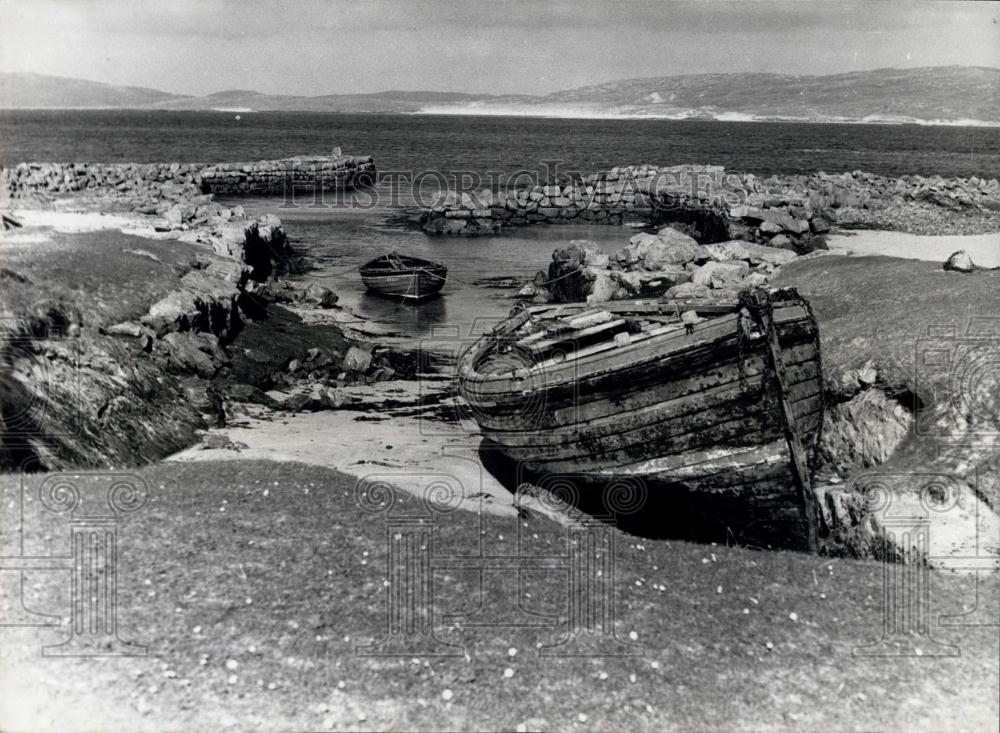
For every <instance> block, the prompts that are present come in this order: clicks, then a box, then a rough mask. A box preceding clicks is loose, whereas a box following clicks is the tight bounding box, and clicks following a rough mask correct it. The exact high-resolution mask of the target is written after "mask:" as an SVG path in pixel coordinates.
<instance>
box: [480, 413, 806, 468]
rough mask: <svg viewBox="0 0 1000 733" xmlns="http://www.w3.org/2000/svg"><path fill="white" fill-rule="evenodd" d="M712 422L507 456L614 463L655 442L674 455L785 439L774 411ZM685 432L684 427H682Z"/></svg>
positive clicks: (660, 451)
mask: <svg viewBox="0 0 1000 733" xmlns="http://www.w3.org/2000/svg"><path fill="white" fill-rule="evenodd" d="M811 407H812V412H810V413H808V414H807V415H806V417H805V418H804V419H803V421H804V422H805V421H807V420H808V416H809V415H814V414H818V413H819V412H821V411H822V400H821V399H820V398H818V397H816V398H813V400H812V402H811ZM707 420H709V421H711V422H712V424H710V425H701V424H699V422H700V421H691V422H692V424H691V425H690V427H686V426H681V427H680V428H678V427H677V425H676V423H670V422H669V421H668V422H665V423H659V424H654V425H649V426H642V427H640V428H636V429H634V430H630V431H627V432H623V433H618V434H615V435H605V436H601V437H600V438H598V439H595V440H583V441H579V442H577V443H572V444H563V445H559V446H540V445H527V446H514V445H504V444H503V443H499V445H502V446H503V447H504V449H505V450H506V452H507V453H508V455H509V456H510V457H511V458H513V459H515V460H525V461H546V462H551V461H564V462H569V463H572V462H579V463H580V464H581V465H591V464H600V465H605V466H612V465H617V464H621V463H628V462H631V461H635V460H637V459H639V458H642V457H643V456H647V455H649V452H650V446H654V445H655V446H656V455H657V456H658V457H660V458H669V457H670V456H675V455H685V454H689V453H691V452H692V451H698V450H708V449H709V448H715V449H724V448H726V447H727V446H743V445H755V444H757V443H762V442H770V441H773V440H780V439H782V438H783V432H782V426H781V424H780V422H779V421H778V420H776V419H774V416H771V415H763V414H758V415H750V416H743V415H736V416H732V417H730V418H729V419H723V420H721V421H719V420H718V416H717V415H711V416H709V417H708V418H707ZM678 431H682V432H678Z"/></svg>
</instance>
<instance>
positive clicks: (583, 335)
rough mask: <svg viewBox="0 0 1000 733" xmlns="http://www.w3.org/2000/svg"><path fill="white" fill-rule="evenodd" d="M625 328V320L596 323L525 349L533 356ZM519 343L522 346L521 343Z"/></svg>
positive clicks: (532, 344) (537, 342)
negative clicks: (562, 345) (561, 345)
mask: <svg viewBox="0 0 1000 733" xmlns="http://www.w3.org/2000/svg"><path fill="white" fill-rule="evenodd" d="M609 318H610V316H609ZM624 328H625V319H624V318H617V319H615V320H607V321H604V322H601V323H596V324H594V325H592V326H587V327H586V328H581V329H580V330H574V331H569V332H567V333H565V334H564V335H561V336H558V337H554V338H549V339H543V340H541V341H535V342H530V343H528V344H527V345H525V348H527V349H528V351H530V352H531V353H533V354H540V353H544V352H545V351H548V350H550V349H553V348H555V347H556V346H559V345H560V344H572V343H573V342H574V341H582V340H584V339H587V338H590V337H592V336H596V335H597V334H601V333H605V332H610V333H611V334H612V335H613V334H614V333H615V332H616V331H621V330H622V329H624ZM518 343H519V344H520V343H521V342H518Z"/></svg>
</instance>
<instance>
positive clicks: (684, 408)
mask: <svg viewBox="0 0 1000 733" xmlns="http://www.w3.org/2000/svg"><path fill="white" fill-rule="evenodd" d="M609 305H610V304H609ZM615 305H616V307H617V308H619V309H622V308H625V307H627V306H626V305H623V304H615ZM733 310H734V311H735V309H733ZM773 320H774V324H775V329H776V331H777V336H778V341H779V343H780V348H781V354H782V357H783V361H784V365H785V368H786V370H787V373H786V378H785V386H786V388H787V399H788V401H789V402H790V403H791V408H792V412H793V414H794V418H795V426H796V430H797V432H798V435H799V437H800V439H801V441H802V443H803V444H805V445H807V446H811V445H812V444H813V443H814V441H815V439H816V437H817V436H818V433H819V430H820V427H821V424H822V420H823V400H822V391H823V385H822V372H821V366H820V361H819V359H820V351H819V336H818V329H817V327H816V322H815V319H814V318H813V316H812V313H811V311H810V310H809V308H808V305H807V304H806V303H805V302H804V301H802V300H801V299H799V298H794V299H790V300H788V301H784V302H776V303H775V304H774V308H773ZM745 327H746V316H745V315H740V314H738V313H737V312H730V313H727V314H722V315H719V316H717V317H715V318H712V319H710V320H707V321H706V322H704V323H700V324H697V325H695V326H694V327H693V328H691V329H680V330H673V331H670V332H668V333H663V334H661V335H657V336H653V337H649V338H645V339H643V340H639V341H638V342H636V343H631V344H628V345H624V346H621V347H619V348H613V349H608V350H606V351H602V352H600V353H595V354H592V355H585V356H582V357H580V358H572V355H569V358H566V359H565V360H563V361H557V360H550V362H547V363H546V364H544V365H541V367H539V366H535V367H531V366H529V365H527V364H525V365H524V366H522V367H520V368H519V369H518V370H517V371H513V372H512V370H511V367H512V366H515V368H516V364H517V362H518V360H519V358H520V357H519V356H518V354H517V353H516V351H513V352H511V353H509V354H507V355H505V356H502V357H501V355H500V354H499V352H498V351H497V348H496V346H495V345H494V344H493V343H491V339H490V338H486V339H484V340H483V341H481V342H479V343H478V344H477V345H476V346H474V347H473V348H472V349H470V350H469V351H468V352H467V353H466V354H465V355H464V356H463V358H462V360H461V361H460V367H459V389H460V393H461V394H462V396H463V398H464V399H465V400H466V402H467V403H468V404H469V406H470V407H471V409H472V412H473V415H474V417H475V419H476V421H477V422H478V424H479V426H480V428H481V430H482V433H483V435H484V437H486V438H488V439H489V440H490V441H491V442H492V443H493V444H495V445H496V446H498V448H499V449H500V450H501V451H502V452H503V453H504V454H505V455H506V456H507V457H508V458H510V459H511V460H513V461H515V462H517V463H518V464H520V465H522V466H524V467H525V468H526V469H527V470H529V471H531V472H534V473H539V474H554V473H555V474H584V475H588V476H595V477H599V476H603V477H614V476H632V477H638V478H648V479H654V480H656V482H657V483H659V484H662V483H664V482H666V483H668V484H670V485H673V486H675V487H678V488H686V489H689V490H695V491H709V492H727V493H741V494H745V495H758V496H759V498H760V499H761V500H765V498H766V497H767V496H771V495H773V496H774V497H775V498H777V496H778V495H779V494H780V495H782V496H783V497H784V498H788V496H789V490H791V491H794V488H792V487H794V481H792V479H791V478H790V474H789V471H790V469H789V455H788V446H787V444H786V432H785V426H786V423H785V420H784V419H783V414H782V408H781V405H780V396H779V395H778V394H777V393H776V388H775V385H774V379H773V368H772V367H771V359H770V358H769V352H768V347H767V342H766V339H765V338H764V337H763V336H762V334H760V333H755V332H752V330H751V332H750V333H748V332H747V330H746V328H745ZM581 353H582V352H581Z"/></svg>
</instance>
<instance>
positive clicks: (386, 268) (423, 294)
mask: <svg viewBox="0 0 1000 733" xmlns="http://www.w3.org/2000/svg"><path fill="white" fill-rule="evenodd" d="M360 271H361V281H362V282H363V283H364V284H365V287H366V288H368V290H370V291H372V292H373V293H377V294H378V295H382V296H385V297H388V298H402V299H403V300H426V299H427V298H432V297H434V296H436V295H437V294H438V293H440V292H441V288H443V287H444V283H445V280H446V279H447V277H448V268H447V267H445V266H444V265H442V264H440V263H437V262H431V261H430V260H424V259H421V258H419V257H409V256H407V255H400V254H396V253H395V252H391V253H390V254H386V255H382V256H381V257H376V258H375V259H374V260H371V261H369V262H367V263H365V264H364V265H362V266H361V269H360Z"/></svg>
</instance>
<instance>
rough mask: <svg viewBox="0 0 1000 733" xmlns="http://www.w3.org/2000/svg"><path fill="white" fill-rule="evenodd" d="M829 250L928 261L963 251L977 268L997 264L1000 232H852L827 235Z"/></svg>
mask: <svg viewBox="0 0 1000 733" xmlns="http://www.w3.org/2000/svg"><path fill="white" fill-rule="evenodd" d="M827 244H828V246H829V247H830V252H832V253H836V254H850V255H885V256H886V257H902V258H904V259H912V260H926V261H928V262H944V261H945V260H947V259H948V257H949V256H950V255H951V254H953V253H955V252H957V251H959V250H965V251H966V252H968V254H969V256H970V257H972V261H973V262H974V263H976V264H977V265H979V266H980V267H1000V232H996V233H991V234H971V235H951V234H944V235H937V236H932V235H919V234H908V233H906V232H885V231H855V232H844V233H840V234H831V235H830V236H829V237H828V239H827Z"/></svg>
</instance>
